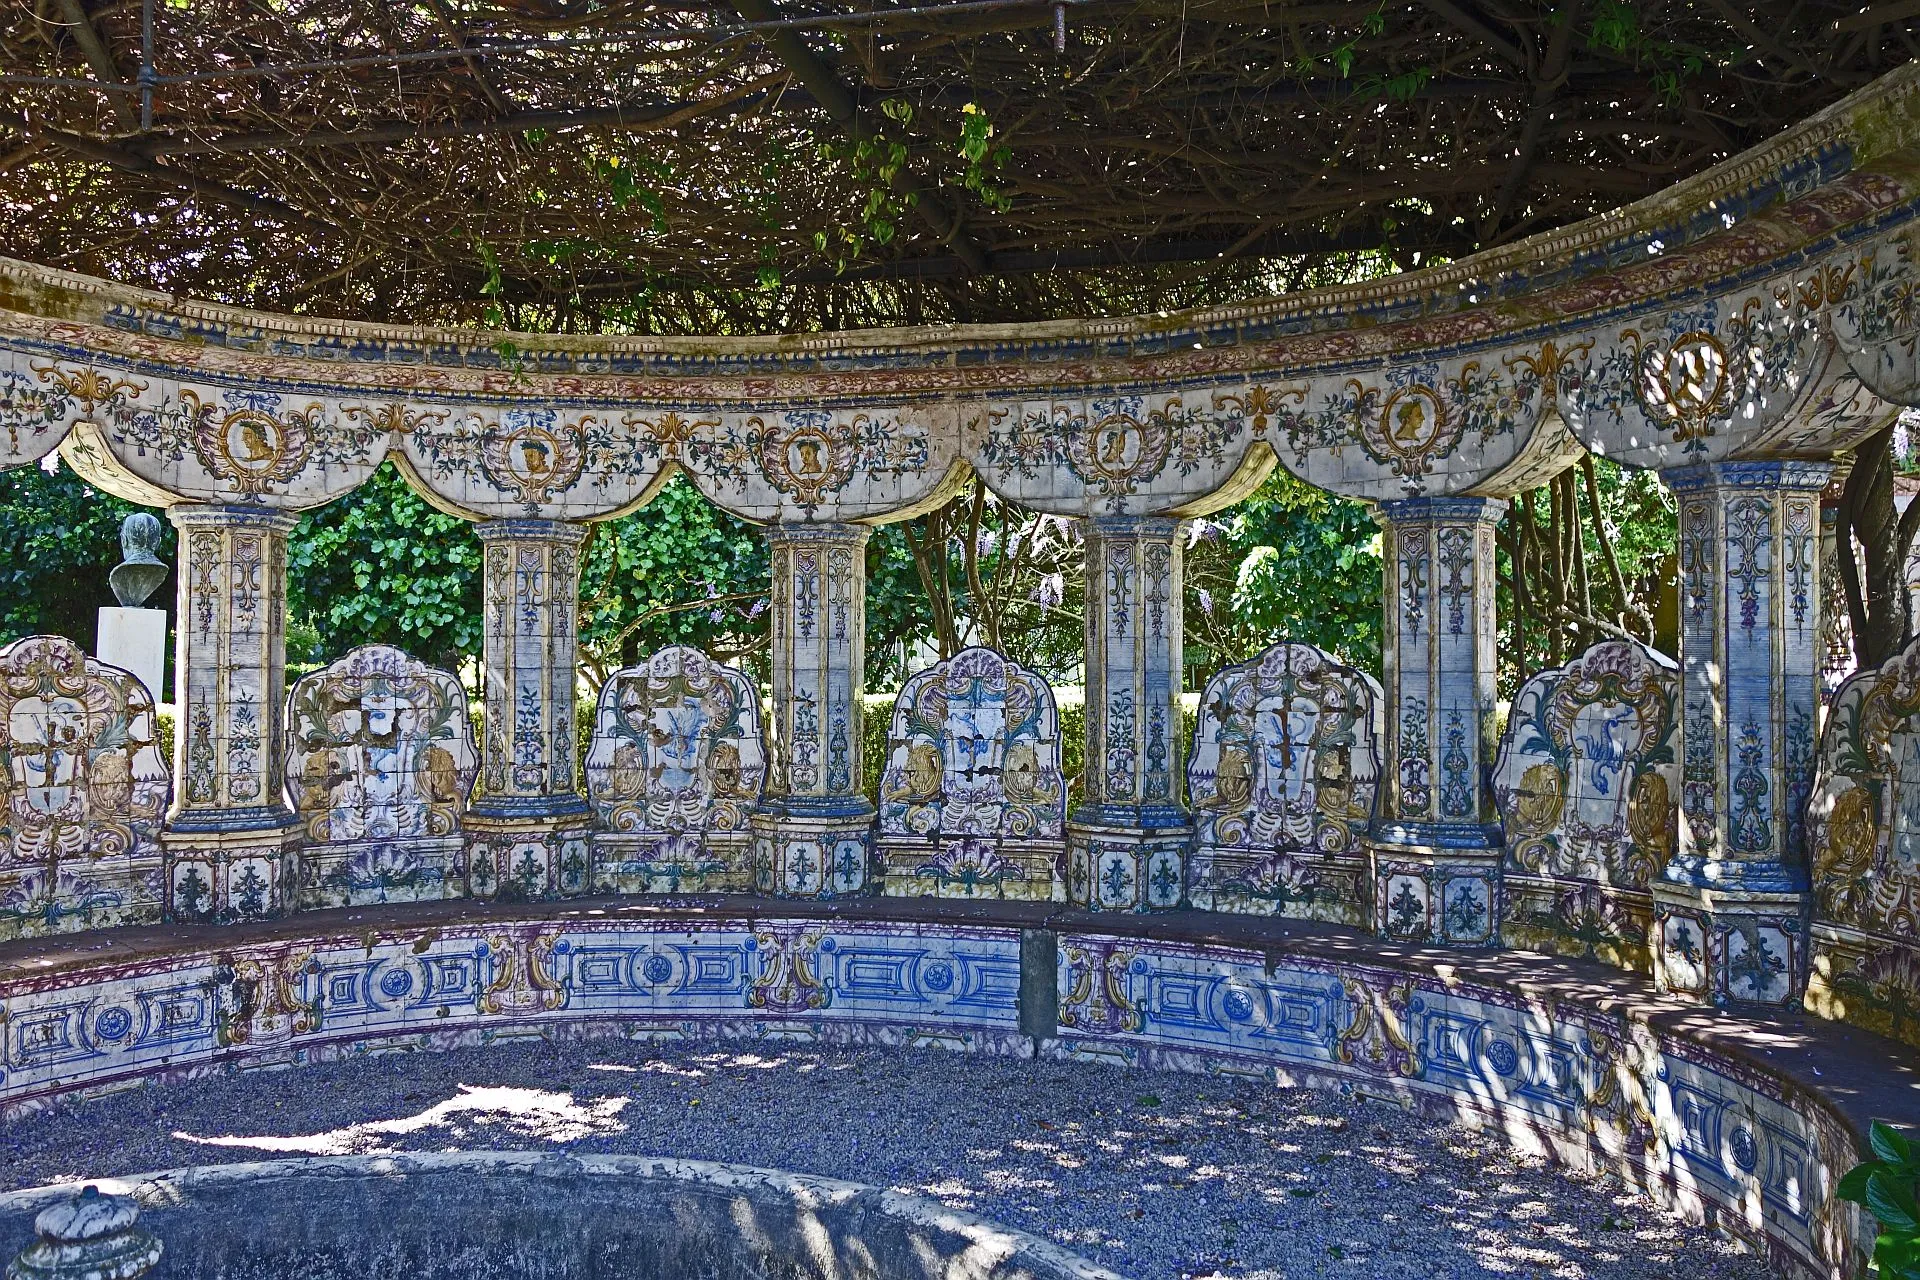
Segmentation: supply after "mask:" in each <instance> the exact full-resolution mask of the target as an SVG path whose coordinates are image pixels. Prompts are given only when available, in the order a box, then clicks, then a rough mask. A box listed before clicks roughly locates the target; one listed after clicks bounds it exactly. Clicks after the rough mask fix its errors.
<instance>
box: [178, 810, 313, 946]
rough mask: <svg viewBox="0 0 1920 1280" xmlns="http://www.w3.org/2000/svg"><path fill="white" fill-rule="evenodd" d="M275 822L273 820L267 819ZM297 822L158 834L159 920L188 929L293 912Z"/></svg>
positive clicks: (298, 836) (296, 882) (287, 817)
mask: <svg viewBox="0 0 1920 1280" xmlns="http://www.w3.org/2000/svg"><path fill="white" fill-rule="evenodd" d="M272 816H278V815H272ZM297 824H298V820H297V819H296V818H295V817H294V816H293V814H291V813H289V814H286V815H284V819H283V820H282V821H281V822H280V823H279V824H277V825H272V826H266V825H262V826H254V827H247V828H244V829H241V830H215V829H196V828H191V827H189V828H185V829H170V830H166V831H163V832H161V833H160V848H161V851H162V865H163V866H164V867H165V872H166V906H165V913H164V918H165V919H167V920H169V921H176V922H182V923H193V924H232V923H235V922H238V921H242V920H266V919H269V918H271V917H274V916H283V915H286V914H287V913H288V912H290V911H292V910H293V909H294V899H295V896H296V895H297V894H298V892H299V886H300V871H299V848H300V843H301V832H300V827H299V826H298V825H297Z"/></svg>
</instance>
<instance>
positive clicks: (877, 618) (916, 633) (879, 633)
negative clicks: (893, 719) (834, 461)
mask: <svg viewBox="0 0 1920 1280" xmlns="http://www.w3.org/2000/svg"><path fill="white" fill-rule="evenodd" d="M932 626H933V617H932V612H931V610H930V609H929V608H928V605H927V597H926V594H925V592H923V591H922V590H921V589H920V578H919V576H918V575H917V574H916V573H915V572H914V568H913V552H911V551H909V550H908V549H907V538H906V530H905V527H904V526H903V525H898V524H889V525H882V526H881V527H880V528H878V529H875V530H874V531H873V537H872V538H870V539H869V540H868V542H867V655H866V656H867V680H866V683H867V684H868V685H869V686H871V687H877V688H888V687H892V688H898V687H899V686H900V682H901V681H902V680H903V679H905V678H906V677H907V676H908V675H909V674H910V673H909V672H908V671H907V670H906V664H905V658H906V649H907V647H908V646H909V645H911V644H912V643H913V642H914V641H915V640H917V639H919V638H920V637H922V636H924V635H926V634H928V632H929V631H931V629H932ZM882 719H883V721H884V717H882ZM882 730H883V732H884V723H883V725H882Z"/></svg>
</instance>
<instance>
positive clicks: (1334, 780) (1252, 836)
mask: <svg viewBox="0 0 1920 1280" xmlns="http://www.w3.org/2000/svg"><path fill="white" fill-rule="evenodd" d="M1384 715H1385V698H1384V694H1383V693H1382V692H1381V689H1380V684H1379V682H1378V681H1376V680H1374V679H1373V677H1371V676H1369V675H1367V674H1366V673H1365V672H1363V671H1360V670H1358V669H1356V668H1353V667H1349V666H1346V665H1344V664H1342V663H1340V662H1339V661H1337V660H1336V659H1334V658H1333V657H1332V656H1331V655H1329V654H1327V653H1325V652H1323V651H1321V650H1319V649H1316V648H1314V647H1313V646H1312V645H1304V644H1278V645H1275V646H1273V647H1272V648H1270V649H1268V650H1267V651H1266V652H1264V653H1262V654H1260V655H1259V656H1258V657H1256V658H1255V659H1253V660H1252V661H1251V662H1247V663H1243V664H1241V665H1239V666H1232V667H1228V668H1226V669H1225V670H1223V671H1221V672H1220V673H1219V674H1218V675H1216V676H1214V677H1213V679H1211V680H1209V681H1208V682H1207V687H1206V690H1205V692H1204V693H1202V694H1201V695H1200V715H1199V719H1198V721H1197V722H1196V724H1195V726H1194V746H1193V758H1192V759H1191V761H1189V762H1188V765H1187V794H1188V803H1189V804H1190V805H1191V807H1192V809H1193V814H1194V837H1193V857H1192V861H1191V863H1190V864H1189V867H1188V871H1187V898H1188V901H1189V903H1190V904H1191V905H1192V906H1194V907H1197V908H1199V909H1200V910H1203V911H1243V912H1254V913H1260V914H1275V915H1291V916H1300V917H1304V918H1307V919H1316V920H1332V921H1336V922H1338V923H1342V924H1353V925H1358V924H1363V923H1365V922H1366V921H1367V919H1368V918H1369V912H1368V911H1367V900H1368V898H1367V889H1368V884H1367V859H1366V851H1365V849H1364V848H1363V847H1362V845H1361V839H1362V837H1363V836H1364V835H1365V833H1366V827H1367V823H1368V822H1369V821H1370V820H1371V819H1372V817H1373V812H1374V799H1375V793H1376V791H1377V789H1378V786H1379V781H1380V769H1381V756H1380V738H1381V735H1382V733H1383V732H1384V731H1385V728H1384V727H1385V720H1384Z"/></svg>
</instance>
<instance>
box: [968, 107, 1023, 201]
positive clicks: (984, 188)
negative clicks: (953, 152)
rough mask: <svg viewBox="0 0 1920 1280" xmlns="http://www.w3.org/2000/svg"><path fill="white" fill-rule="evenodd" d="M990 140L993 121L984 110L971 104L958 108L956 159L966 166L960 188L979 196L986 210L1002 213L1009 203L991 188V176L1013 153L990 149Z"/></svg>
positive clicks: (1003, 193) (1000, 192)
mask: <svg viewBox="0 0 1920 1280" xmlns="http://www.w3.org/2000/svg"><path fill="white" fill-rule="evenodd" d="M992 139H993V121H992V120H991V119H989V118H988V117H987V113H986V110H985V108H983V107H981V106H980V105H979V104H977V103H972V102H969V103H967V105H965V106H964V107H961V108H960V156H961V158H962V159H963V160H965V161H966V162H967V171H966V172H965V173H964V174H963V175H961V179H960V181H961V184H962V185H963V186H965V187H966V189H967V190H969V191H971V192H973V193H974V194H975V195H977V196H979V197H980V199H981V202H982V203H984V204H985V205H986V206H987V208H989V209H992V210H993V211H994V212H995V213H1005V212H1006V211H1007V210H1009V209H1011V208H1012V207H1013V201H1012V200H1011V199H1010V198H1009V197H1008V196H1007V193H1006V192H1004V191H1002V190H1001V189H1000V188H998V187H996V186H994V185H993V183H992V181H991V175H992V174H994V173H996V172H997V171H998V170H999V169H1000V168H1001V166H1003V165H1005V164H1006V162H1007V159H1008V157H1009V156H1011V155H1012V154H1013V153H1012V152H1011V151H1009V150H1008V149H1007V148H1006V147H996V146H994V145H993V143H992Z"/></svg>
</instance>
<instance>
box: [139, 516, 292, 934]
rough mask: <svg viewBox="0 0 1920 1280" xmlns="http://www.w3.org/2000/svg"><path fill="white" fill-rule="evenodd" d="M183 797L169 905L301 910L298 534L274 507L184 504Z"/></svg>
mask: <svg viewBox="0 0 1920 1280" xmlns="http://www.w3.org/2000/svg"><path fill="white" fill-rule="evenodd" d="M167 516H168V518H169V519H170V520H172V521H173V523H174V526H175V527H176V528H178V529H179V530H180V577H179V583H180V587H179V598H178V612H177V613H176V615H175V616H176V619H177V622H176V625H175V628H174V644H175V649H174V681H175V687H176V689H177V693H176V698H175V700H176V706H175V708H174V747H173V773H174V777H175V778H176V779H178V781H177V782H176V784H175V786H174V792H173V807H172V808H171V809H170V810H169V811H168V814H167V824H166V830H165V831H164V832H163V833H162V834H161V837H160V843H161V848H162V850H163V851H164V853H165V863H166V894H167V914H168V916H169V918H171V919H176V920H218V921H228V920H249V919H258V918H260V917H263V916H270V915H277V914H279V913H281V912H283V911H286V910H288V909H289V908H290V906H291V904H292V900H293V893H294V890H295V888H296V886H297V884H298V875H297V872H296V868H295V866H294V849H295V846H296V844H297V842H298V833H297V825H296V824H297V822H298V819H297V818H296V817H295V815H294V813H293V810H292V809H290V808H289V807H288V805H287V799H286V788H285V787H284V785H283V784H282V768H283V762H282V758H281V752H282V751H283V750H284V738H285V733H284V730H285V724H284V717H285V714H286V711H285V708H286V682H287V646H286V625H287V619H286V612H287V531H288V530H290V529H292V528H293V526H294V523H295V521H296V517H295V516H293V515H291V514H289V513H287V512H282V511H273V510H270V509H268V508H265V507H240V506H233V507H227V506H175V507H171V508H169V509H168V511H167Z"/></svg>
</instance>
